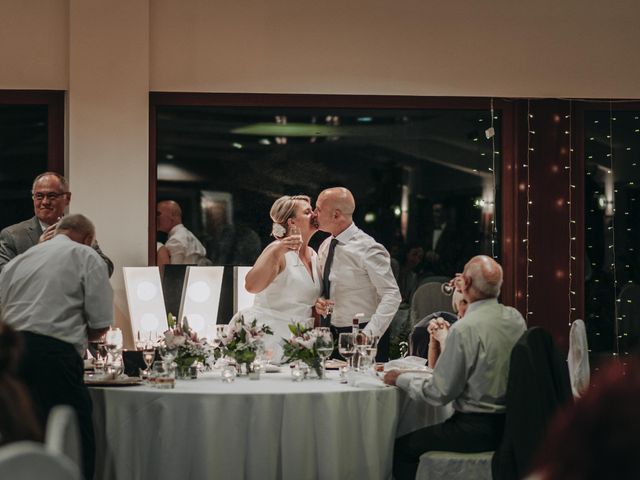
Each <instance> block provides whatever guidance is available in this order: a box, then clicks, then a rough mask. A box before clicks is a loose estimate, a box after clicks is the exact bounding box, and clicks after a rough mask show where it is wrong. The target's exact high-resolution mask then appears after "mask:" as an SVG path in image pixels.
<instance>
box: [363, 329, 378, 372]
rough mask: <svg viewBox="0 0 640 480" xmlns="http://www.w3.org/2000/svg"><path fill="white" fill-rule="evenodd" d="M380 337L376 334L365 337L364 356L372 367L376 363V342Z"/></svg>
mask: <svg viewBox="0 0 640 480" xmlns="http://www.w3.org/2000/svg"><path fill="white" fill-rule="evenodd" d="M379 342H380V337H379V336H377V335H371V336H369V337H367V348H366V349H365V353H364V358H366V359H367V363H368V364H369V365H370V366H371V367H373V366H374V365H375V363H376V355H377V354H378V343H379Z"/></svg>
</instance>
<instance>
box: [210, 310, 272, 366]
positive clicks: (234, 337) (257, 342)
mask: <svg viewBox="0 0 640 480" xmlns="http://www.w3.org/2000/svg"><path fill="white" fill-rule="evenodd" d="M271 334H273V330H271V328H270V327H269V326H268V325H258V320H257V319H255V318H254V319H253V320H252V321H250V322H249V321H247V320H245V319H244V317H243V316H242V315H237V316H236V317H234V318H232V319H231V321H230V322H229V325H228V326H227V329H226V332H225V334H224V335H223V337H222V353H223V354H224V355H226V356H228V357H231V358H233V359H234V360H235V361H236V363H237V364H242V363H244V364H245V365H247V367H248V366H249V364H250V363H251V362H253V361H254V360H255V358H256V352H257V351H258V349H259V348H260V347H261V346H262V338H263V337H264V336H265V335H271ZM247 371H248V369H247Z"/></svg>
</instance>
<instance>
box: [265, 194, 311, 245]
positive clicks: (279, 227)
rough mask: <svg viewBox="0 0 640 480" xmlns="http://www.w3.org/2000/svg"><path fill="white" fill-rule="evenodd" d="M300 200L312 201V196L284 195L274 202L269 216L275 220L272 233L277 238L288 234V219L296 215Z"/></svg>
mask: <svg viewBox="0 0 640 480" xmlns="http://www.w3.org/2000/svg"><path fill="white" fill-rule="evenodd" d="M298 201H303V202H308V203H311V198H310V197H308V196H307V195H292V196H289V195H284V196H282V197H280V198H279V199H277V200H276V201H275V202H273V205H272V206H271V210H270V211H269V216H270V217H271V220H273V228H272V229H271V235H273V236H274V237H275V238H282V237H284V236H285V235H286V234H287V231H288V230H289V225H288V224H287V220H289V219H290V218H292V217H294V216H295V214H296V202H298Z"/></svg>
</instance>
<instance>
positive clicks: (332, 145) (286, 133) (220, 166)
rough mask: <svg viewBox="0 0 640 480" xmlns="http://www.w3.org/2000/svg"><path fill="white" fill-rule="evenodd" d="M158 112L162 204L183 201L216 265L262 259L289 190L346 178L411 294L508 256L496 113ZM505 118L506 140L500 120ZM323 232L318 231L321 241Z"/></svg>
mask: <svg viewBox="0 0 640 480" xmlns="http://www.w3.org/2000/svg"><path fill="white" fill-rule="evenodd" d="M157 112H158V115H157V120H158V123H157V168H158V171H157V178H158V188H157V192H158V195H157V196H158V200H163V199H173V200H176V201H178V202H179V203H180V204H181V206H182V210H183V219H184V223H185V225H186V226H187V227H188V228H189V229H191V230H192V231H193V232H194V233H195V234H196V235H197V236H198V238H199V239H200V240H201V241H202V243H203V244H204V245H205V246H206V248H207V256H208V258H209V259H210V260H211V261H212V262H213V263H214V264H215V265H251V264H253V262H254V261H255V259H256V258H257V256H258V255H259V253H260V252H261V251H262V249H263V248H264V246H266V245H267V244H268V243H269V242H270V241H271V239H270V237H269V233H270V230H271V221H270V219H269V215H268V213H269V209H270V207H271V204H272V203H273V201H274V200H275V199H276V198H278V197H279V196H281V195H283V194H291V195H293V194H299V193H302V194H307V195H310V196H311V197H312V198H314V199H315V197H316V196H317V195H318V193H319V192H320V191H322V190H323V189H324V188H326V187H330V186H336V185H343V186H346V187H348V188H349V189H350V190H351V191H352V192H353V194H354V196H355V198H356V203H357V207H356V212H355V215H354V221H355V222H356V224H357V225H358V226H359V227H360V228H362V229H363V230H364V231H366V232H367V233H369V234H370V235H372V236H373V237H374V238H376V239H377V240H378V241H379V242H381V243H382V244H384V245H385V246H386V247H387V249H388V250H389V251H390V252H391V255H392V257H393V258H394V259H395V260H394V262H393V263H394V267H395V270H396V272H397V275H398V276H400V274H401V272H404V273H403V275H404V277H403V280H402V283H403V284H406V285H410V286H408V287H406V288H407V289H408V291H407V292H404V293H406V294H407V295H406V298H408V296H409V293H410V290H411V288H414V287H415V285H416V284H417V283H420V282H422V281H424V280H425V279H427V278H433V277H451V276H452V275H453V274H455V273H456V272H458V271H461V268H462V266H463V264H464V262H465V261H466V260H467V259H468V258H469V257H470V256H472V255H475V254H478V253H488V254H491V252H492V241H493V242H495V243H494V248H495V251H494V253H495V254H496V255H498V253H499V248H498V247H499V245H498V242H497V239H498V236H497V231H496V232H493V231H492V230H493V229H492V222H494V221H496V219H498V218H499V212H496V208H497V207H499V205H498V202H496V198H499V187H500V185H499V184H496V183H495V180H496V179H499V175H500V172H499V168H498V171H496V172H493V170H492V144H491V141H490V140H488V139H487V138H486V136H485V130H486V129H487V128H488V127H489V126H490V124H491V118H490V113H489V111H488V110H487V111H481V110H445V109H430V110H410V109H352V108H333V109H328V108H277V109H276V108H251V107H233V108H231V107H214V106H199V107H193V106H159V107H157ZM494 124H495V125H494V127H495V129H496V132H497V138H496V145H500V128H499V127H500V118H499V116H496V118H495V119H494ZM498 150H499V148H498ZM496 155H497V156H496V164H497V165H499V164H500V155H499V152H498V153H497V154H496ZM496 192H497V193H496ZM496 230H497V229H496ZM323 238H324V235H323V234H321V233H318V234H316V235H315V236H314V238H313V239H312V242H311V246H312V247H314V248H317V246H318V245H319V244H320V243H321V241H322V240H323ZM407 259H409V260H407ZM407 272H411V275H408V274H407ZM409 277H411V279H409ZM411 285H413V287H412V286H411Z"/></svg>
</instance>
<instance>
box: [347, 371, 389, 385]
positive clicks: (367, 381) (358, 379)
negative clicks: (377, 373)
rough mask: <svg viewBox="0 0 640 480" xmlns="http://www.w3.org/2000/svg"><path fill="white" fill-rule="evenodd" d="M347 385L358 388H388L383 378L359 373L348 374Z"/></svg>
mask: <svg viewBox="0 0 640 480" xmlns="http://www.w3.org/2000/svg"><path fill="white" fill-rule="evenodd" d="M347 383H348V384H349V385H351V386H352V387H356V388H384V387H387V386H388V385H386V384H385V383H384V382H383V381H382V379H381V378H378V377H374V376H373V375H370V374H367V373H359V372H348V373H347Z"/></svg>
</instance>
